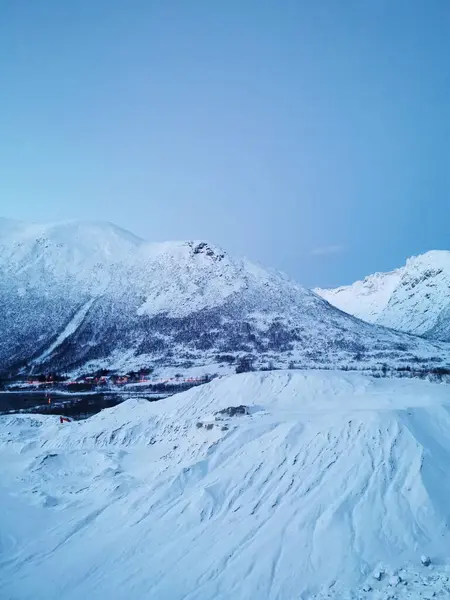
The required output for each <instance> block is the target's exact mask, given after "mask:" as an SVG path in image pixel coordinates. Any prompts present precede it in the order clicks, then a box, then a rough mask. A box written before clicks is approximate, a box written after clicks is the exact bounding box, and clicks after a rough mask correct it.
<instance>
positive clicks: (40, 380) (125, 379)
mask: <svg viewBox="0 0 450 600" xmlns="http://www.w3.org/2000/svg"><path fill="white" fill-rule="evenodd" d="M208 380H209V377H208V376H203V377H188V378H185V377H181V376H179V375H177V376H175V377H169V378H166V379H156V378H151V377H149V376H148V375H142V374H139V373H136V374H134V373H133V374H128V375H117V374H108V375H85V376H81V377H77V378H76V379H70V380H64V379H62V378H61V377H56V376H52V375H48V376H40V377H37V378H34V377H30V378H29V379H28V381H27V383H28V384H29V385H33V386H48V385H58V386H63V387H64V386H73V385H91V386H101V385H126V384H137V383H140V384H147V385H183V384H186V385H198V384H201V383H205V382H206V381H208Z"/></svg>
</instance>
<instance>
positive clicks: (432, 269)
mask: <svg viewBox="0 0 450 600" xmlns="http://www.w3.org/2000/svg"><path fill="white" fill-rule="evenodd" d="M315 291H316V292H317V293H318V294H320V295H321V296H322V297H323V298H325V299H326V300H327V301H328V302H330V303H331V304H333V305H334V306H336V307H338V308H340V309H341V310H343V311H345V312H347V313H349V314H352V315H355V316H357V317H359V318H361V319H364V320H366V321H368V322H370V323H377V324H379V325H384V326H386V327H391V328H393V329H397V330H399V331H405V332H409V333H413V334H416V335H422V336H425V337H427V338H429V339H435V340H442V341H446V342H448V341H450V252H447V251H431V252H427V253H426V254H423V255H421V256H416V257H413V258H410V259H409V260H408V261H407V262H406V265H405V266H404V267H402V268H400V269H397V270H396V271H393V272H391V273H376V274H375V275H370V276H369V277H366V279H364V281H357V282H356V283H354V284H353V285H350V286H344V287H340V288H337V289H331V290H324V289H317V290H315Z"/></svg>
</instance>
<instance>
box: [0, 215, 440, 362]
mask: <svg viewBox="0 0 450 600" xmlns="http://www.w3.org/2000/svg"><path fill="white" fill-rule="evenodd" d="M0 306H1V307H2V310H1V311H0V372H3V373H11V372H17V371H18V370H20V369H23V370H24V371H29V370H30V368H33V369H34V371H35V372H39V371H43V370H49V369H52V370H58V371H71V372H74V371H77V370H78V371H79V370H85V371H86V370H91V371H92V370H95V369H99V368H112V369H118V370H130V369H136V368H139V367H143V366H155V365H156V366H158V365H166V366H167V365H173V366H174V367H177V368H180V369H182V370H185V369H189V368H190V367H194V366H196V365H217V363H223V362H224V361H228V362H230V361H233V359H234V357H237V356H243V355H252V356H254V357H255V361H256V363H257V365H256V366H268V365H270V364H273V365H278V366H280V365H285V366H287V365H288V364H289V363H292V362H293V363H295V364H298V365H300V366H308V365H309V366H327V367H333V366H342V365H347V364H354V363H358V364H359V365H371V364H378V365H380V364H381V363H385V362H388V363H392V364H400V365H401V364H405V363H410V362H411V361H413V362H416V363H420V362H421V361H422V362H424V363H427V364H429V362H430V361H441V362H443V363H444V364H449V357H450V353H449V351H448V350H447V348H446V347H444V346H441V345H439V344H432V343H428V342H425V341H423V340H421V339H416V338H414V337H411V336H407V335H404V334H398V333H394V332H391V331H389V330H386V329H383V328H379V327H374V326H372V325H368V324H367V323H363V322H361V321H359V320H357V319H355V318H353V317H351V316H348V315H346V314H344V313H342V312H341V311H339V310H337V309H336V308H333V307H331V306H330V305H329V304H328V303H327V302H325V301H324V300H323V299H322V298H320V297H319V296H318V295H316V294H315V293H313V292H311V291H309V290H307V289H305V288H304V287H302V286H300V285H298V284H297V283H295V282H293V281H291V280H289V279H288V278H287V277H285V276H283V275H281V274H279V273H275V272H271V271H267V270H265V269H263V268H261V267H260V266H257V265H255V264H253V263H251V262H249V261H247V260H240V259H234V258H232V257H230V256H229V255H228V254H227V253H226V252H224V251H223V250H221V249H219V248H217V247H215V246H212V245H211V244H208V243H206V242H172V243H162V244H154V243H148V242H145V241H143V240H141V239H139V238H136V237H135V236H133V235H132V234H130V233H128V232H126V231H123V230H122V229H120V228H118V227H115V226H114V225H111V224H109V223H90V222H75V223H63V224H52V225H37V224H26V223H19V222H15V221H8V220H4V219H3V220H0ZM433 364H436V363H433ZM214 368H215V367H214Z"/></svg>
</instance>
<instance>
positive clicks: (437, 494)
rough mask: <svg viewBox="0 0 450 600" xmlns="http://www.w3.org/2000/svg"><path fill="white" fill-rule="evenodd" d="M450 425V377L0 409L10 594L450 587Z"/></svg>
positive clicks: (270, 382)
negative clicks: (91, 410) (15, 411)
mask: <svg viewBox="0 0 450 600" xmlns="http://www.w3.org/2000/svg"><path fill="white" fill-rule="evenodd" d="M240 405H244V407H245V414H242V411H241V412H238V411H235V413H236V414H234V416H231V415H232V414H233V411H231V410H230V407H239V406H240ZM449 428H450V412H449V396H448V388H447V386H444V385H439V384H431V383H428V382H421V381H416V380H390V379H383V380H380V379H378V380H377V379H372V378H370V377H366V376H362V375H360V374H356V373H347V374H344V373H336V372H320V371H313V372H308V371H304V372H296V371H289V372H283V371H277V372H270V373H248V374H242V375H235V376H232V377H226V378H222V379H217V380H215V381H214V382H212V383H210V384H207V385H205V386H201V387H200V388H196V389H192V390H190V391H189V392H186V393H183V394H179V395H176V396H173V397H171V398H168V399H166V400H164V401H161V402H152V403H150V402H147V401H145V400H130V401H128V402H125V403H124V404H122V405H120V406H117V407H115V408H113V409H108V410H105V411H103V412H101V413H100V414H98V415H96V416H94V417H92V418H90V419H88V420H86V421H80V422H72V423H64V424H60V423H59V420H58V418H57V417H50V416H39V415H34V416H31V415H22V416H17V415H15V416H4V417H0V462H1V464H2V469H1V475H0V484H1V485H0V532H1V535H0V540H1V546H0V597H1V598H5V599H7V598H11V599H13V598H20V600H61V598H64V600H79V599H80V598H89V599H90V600H103V599H104V598H114V600H128V599H129V598H130V597H132V598H158V599H161V600H169V599H170V600H181V598H184V599H190V600H213V599H214V600H229V599H230V598H236V599H239V600H241V599H242V600H243V599H249V598H266V599H268V600H298V599H303V600H307V599H308V600H309V599H312V598H317V599H319V598H320V599H321V600H325V599H330V598H334V599H335V600H338V599H339V600H345V599H349V598H352V599H354V600H356V599H358V600H362V599H366V600H368V599H370V598H374V599H375V598H378V599H379V600H382V599H386V600H387V599H388V598H391V599H392V598H399V599H400V598H410V600H413V599H414V600H416V599H419V598H431V597H433V598H448V597H449V594H450V585H449V581H448V577H447V575H448V574H449V572H448V569H446V568H445V563H446V562H447V564H448V555H449V544H450V533H449V522H450V505H449V502H448V498H449V494H450V439H449V436H448V431H449ZM422 555H425V556H430V557H431V558H432V564H431V565H430V566H429V567H423V566H422V564H421V556H422ZM435 565H436V567H437V568H436V567H435ZM380 567H381V568H380ZM405 584H406V585H405Z"/></svg>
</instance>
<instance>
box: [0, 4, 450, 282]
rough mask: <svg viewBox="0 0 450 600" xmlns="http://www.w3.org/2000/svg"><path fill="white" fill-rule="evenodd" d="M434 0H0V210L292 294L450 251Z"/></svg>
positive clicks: (445, 12)
mask: <svg viewBox="0 0 450 600" xmlns="http://www.w3.org/2000/svg"><path fill="white" fill-rule="evenodd" d="M449 31H450V2H449V1H448V0H430V1H429V2H426V1H425V0H395V1H393V0H309V1H303V0H282V1H275V0H273V1H270V0H267V1H264V0H224V1H222V2H220V1H217V2H214V1H212V0H184V1H177V0H170V1H169V0H161V1H159V0H158V1H156V0H127V1H125V0H73V1H70V2H69V1H67V2H66V1H62V0H39V1H37V0H2V1H1V2H0V76H1V87H0V182H1V191H0V214H1V215H2V216H5V217H11V218H17V219H24V220H38V221H47V220H50V221H54V220H60V219H71V218H84V219H96V220H98V219H106V220H110V221H113V222H115V223H116V224H118V225H121V226H122V227H125V228H127V229H130V230H132V231H133V232H134V233H136V234H138V235H140V236H143V237H145V238H147V239H150V240H155V241H158V240H167V239H193V238H194V239H208V240H210V241H212V242H214V243H216V244H219V245H221V246H223V247H224V248H225V249H227V250H228V251H230V252H231V253H234V254H237V255H245V256H248V257H249V258H251V259H254V260H257V261H259V262H262V263H263V264H266V265H268V266H272V267H275V268H278V269H281V270H283V271H285V272H287V273H288V274H290V275H291V276H293V277H295V278H296V279H297V280H299V281H301V282H302V283H304V284H305V285H310V286H314V285H322V286H328V285H337V284H341V283H350V282H351V281H353V280H354V279H357V278H361V277H363V276H364V275H366V274H369V273H371V272H374V271H377V270H380V271H381V270H389V269H392V268H394V267H396V266H400V265H401V264H402V263H403V262H404V260H405V258H406V257H407V256H410V255H412V254H418V253H421V252H424V251H426V250H429V249H432V248H440V249H442V248H445V249H450V239H449V238H450V236H449V230H450V35H449Z"/></svg>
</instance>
